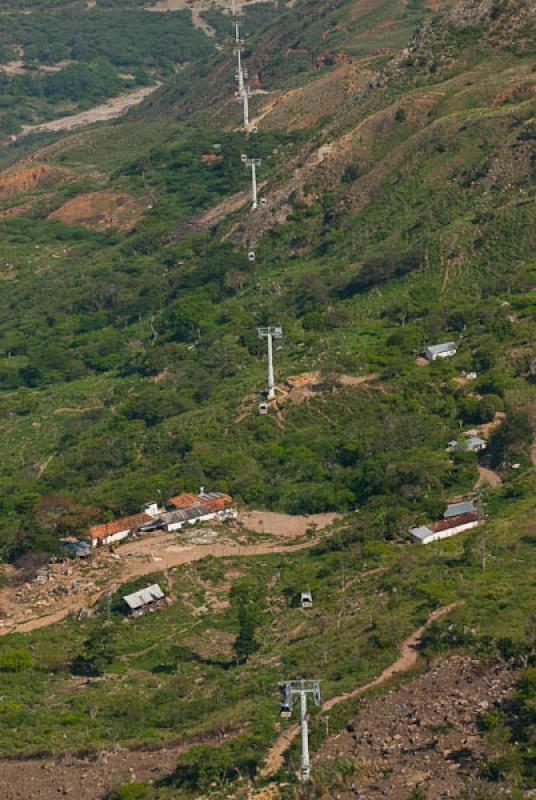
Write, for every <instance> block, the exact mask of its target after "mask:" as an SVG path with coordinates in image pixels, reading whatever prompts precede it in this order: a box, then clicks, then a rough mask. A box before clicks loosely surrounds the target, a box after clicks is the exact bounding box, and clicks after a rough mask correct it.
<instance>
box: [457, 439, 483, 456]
mask: <svg viewBox="0 0 536 800" xmlns="http://www.w3.org/2000/svg"><path fill="white" fill-rule="evenodd" d="M486 447H487V443H486V440H485V439H482V437H481V436H468V437H467V439H466V440H465V442H464V443H463V444H462V448H463V449H464V450H465V451H466V452H468V453H479V452H480V451H481V450H485V449H486Z"/></svg>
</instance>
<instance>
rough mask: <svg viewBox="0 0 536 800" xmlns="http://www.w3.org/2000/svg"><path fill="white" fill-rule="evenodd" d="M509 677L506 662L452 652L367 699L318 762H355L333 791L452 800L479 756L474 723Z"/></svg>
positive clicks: (344, 795)
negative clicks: (346, 782)
mask: <svg viewBox="0 0 536 800" xmlns="http://www.w3.org/2000/svg"><path fill="white" fill-rule="evenodd" d="M514 679H515V674H514V673H513V672H512V670H510V669H509V668H507V667H506V666H505V665H497V664H496V665H492V666H490V665H489V664H484V663H483V662H481V661H479V660H476V659H471V658H468V657H452V658H450V659H448V660H446V661H443V662H440V663H438V664H437V665H436V666H434V667H433V668H431V669H430V670H428V671H427V672H426V673H424V674H423V675H422V676H420V677H419V678H417V679H416V680H415V681H413V682H412V683H411V684H410V685H408V686H403V687H400V688H398V689H394V690H392V691H391V692H389V693H388V694H387V695H385V696H384V697H382V698H379V699H378V700H375V701H373V702H372V703H370V705H369V706H368V707H366V708H364V710H363V711H362V713H361V714H360V715H359V716H358V717H357V718H356V719H355V720H354V721H353V722H352V723H351V724H350V725H348V726H347V730H346V731H345V732H343V733H341V734H339V735H338V736H335V737H333V738H332V739H330V740H328V742H326V744H325V745H324V747H323V748H322V750H321V752H320V753H319V755H318V756H317V761H323V760H327V761H329V760H334V759H337V758H344V759H352V760H354V761H355V764H356V774H355V778H354V779H353V780H354V785H353V787H351V788H349V789H347V790H341V791H340V792H337V797H340V798H341V800H346V799H348V800H349V799H350V798H355V797H356V796H357V797H361V798H365V797H366V798H367V800H377V799H379V798H384V797H389V798H390V800H406V799H407V797H408V796H409V795H410V793H411V792H412V791H413V790H414V789H416V788H419V789H420V790H421V791H422V792H423V793H424V794H425V795H426V796H427V797H434V798H447V797H459V796H461V793H462V790H463V789H464V787H466V786H467V784H468V783H469V784H470V783H471V782H472V781H475V780H476V779H477V777H478V773H479V769H480V766H481V764H482V761H483V759H484V758H485V756H486V742H485V739H483V738H482V736H481V735H480V732H479V727H478V724H479V720H481V718H482V717H483V716H485V715H486V714H487V713H488V712H489V711H491V710H492V709H493V708H495V707H497V706H499V705H500V704H501V703H502V702H503V701H504V700H505V699H506V698H507V697H508V694H509V692H510V690H511V686H512V683H513V681H514Z"/></svg>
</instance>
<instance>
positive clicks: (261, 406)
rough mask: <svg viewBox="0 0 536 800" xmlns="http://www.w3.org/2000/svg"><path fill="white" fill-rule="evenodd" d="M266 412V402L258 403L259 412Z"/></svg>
mask: <svg viewBox="0 0 536 800" xmlns="http://www.w3.org/2000/svg"><path fill="white" fill-rule="evenodd" d="M267 413H268V403H259V414H267Z"/></svg>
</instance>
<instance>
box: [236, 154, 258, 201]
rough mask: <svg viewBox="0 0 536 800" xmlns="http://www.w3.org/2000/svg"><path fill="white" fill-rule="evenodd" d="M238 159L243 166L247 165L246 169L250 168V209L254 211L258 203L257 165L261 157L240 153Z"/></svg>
mask: <svg viewBox="0 0 536 800" xmlns="http://www.w3.org/2000/svg"><path fill="white" fill-rule="evenodd" d="M240 160H241V161H242V163H243V164H244V166H246V167H248V169H251V209H252V211H255V209H256V208H257V206H258V205H259V203H258V196H257V167H260V165H261V159H260V158H248V157H247V155H246V154H245V153H242V155H241V156H240Z"/></svg>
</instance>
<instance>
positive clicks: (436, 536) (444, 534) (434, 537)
mask: <svg viewBox="0 0 536 800" xmlns="http://www.w3.org/2000/svg"><path fill="white" fill-rule="evenodd" d="M479 524H480V522H479V520H474V521H472V522H465V523H464V524H463V525H457V526H456V527H455V528H448V529H447V530H445V531H438V532H437V533H430V536H427V537H426V539H417V540H416V541H418V542H420V543H421V544H430V542H437V541H439V540H440V539H449V538H450V537H451V536H455V535H456V534H457V533H461V532H462V531H468V530H469V529H470V528H476V527H477V526H478V525H479Z"/></svg>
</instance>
